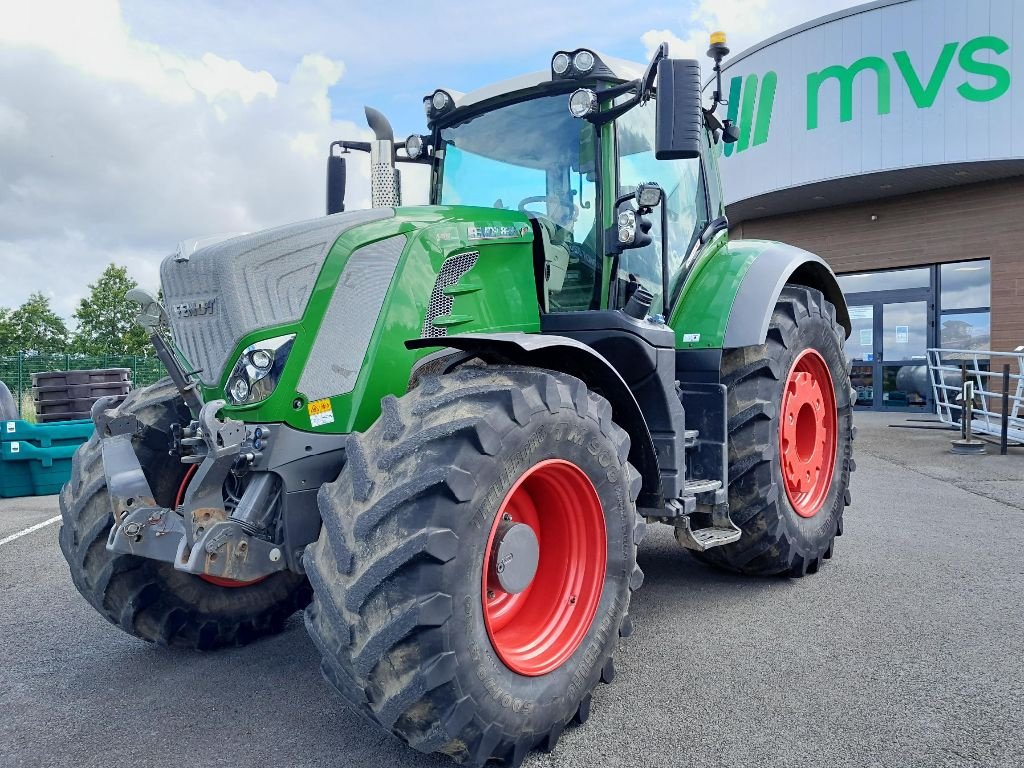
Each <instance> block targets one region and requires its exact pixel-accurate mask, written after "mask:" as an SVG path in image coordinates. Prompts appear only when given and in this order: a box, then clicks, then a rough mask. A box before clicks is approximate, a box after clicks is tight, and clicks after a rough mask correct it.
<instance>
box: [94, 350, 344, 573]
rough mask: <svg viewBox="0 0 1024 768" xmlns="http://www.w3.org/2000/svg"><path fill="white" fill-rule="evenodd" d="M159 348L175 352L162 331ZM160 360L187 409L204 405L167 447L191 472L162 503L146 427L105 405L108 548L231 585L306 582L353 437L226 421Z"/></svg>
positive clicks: (219, 403)
mask: <svg viewBox="0 0 1024 768" xmlns="http://www.w3.org/2000/svg"><path fill="white" fill-rule="evenodd" d="M153 342H154V345H155V346H156V347H157V349H158V350H159V349H161V348H162V347H163V350H164V351H167V352H169V350H167V348H166V346H165V344H166V343H165V342H164V340H163V338H162V337H160V335H159V333H158V332H156V333H154V334H153ZM161 358H162V359H164V361H165V364H167V366H168V368H169V370H170V372H171V379H172V380H173V381H174V382H175V384H176V386H177V389H178V391H179V393H180V394H181V396H182V397H183V398H184V399H185V401H186V403H188V404H189V405H190V406H192V405H193V403H195V404H196V405H198V411H199V413H198V418H197V419H194V420H193V421H192V422H191V423H190V424H189V425H188V426H185V427H182V426H181V425H177V424H175V425H172V427H171V440H170V441H169V442H170V444H169V445H168V450H169V452H170V454H171V455H175V456H178V457H179V458H180V461H181V463H182V464H187V465H192V466H191V467H190V469H189V471H188V472H187V473H186V474H185V477H184V480H183V481H182V482H181V485H180V487H179V489H178V491H177V494H176V497H175V500H174V505H173V507H166V506H161V505H160V504H158V503H157V501H156V498H155V494H154V493H153V490H152V488H151V486H150V481H149V480H148V479H147V477H146V473H145V472H144V470H143V467H142V463H141V462H140V460H139V457H138V455H137V454H136V450H135V441H136V440H137V438H138V437H139V436H140V435H141V434H142V431H143V429H144V426H143V425H142V423H141V422H140V421H139V420H138V419H137V418H136V417H135V416H134V415H132V414H118V412H117V411H115V410H112V409H111V406H112V405H113V404H114V402H113V400H112V398H103V399H101V400H99V401H98V402H97V403H96V404H95V405H94V406H93V410H92V419H93V423H94V424H95V425H96V432H97V434H98V435H99V436H100V439H101V448H102V456H103V472H104V475H105V478H106V481H107V488H108V489H109V497H110V504H111V511H112V513H113V516H114V524H113V526H112V527H111V529H110V534H109V536H108V538H107V549H108V550H109V551H111V552H114V553H121V554H126V555H137V556H139V557H146V558H149V559H152V560H160V561H163V562H167V563H172V564H173V566H174V568H175V570H178V571H182V572H185V573H191V574H195V575H198V576H202V577H204V578H207V579H208V580H211V581H215V582H220V583H227V584H232V585H237V584H246V583H252V582H255V581H258V580H260V579H263V578H266V577H267V576H269V575H270V574H272V573H274V572H276V571H281V570H285V569H290V570H292V571H295V572H297V573H302V572H303V569H302V551H303V548H304V547H305V546H306V545H307V544H309V543H311V542H313V541H315V540H316V537H317V535H318V533H319V528H320V517H319V512H318V510H317V506H316V491H317V489H318V488H319V487H320V486H321V485H322V484H323V483H324V482H327V481H328V480H332V479H334V477H335V476H336V475H337V468H338V466H339V464H340V463H341V462H343V459H344V454H343V451H344V448H345V442H346V440H347V438H346V436H344V435H311V434H308V433H300V432H298V431H296V430H293V429H290V428H288V427H285V426H284V425H280V424H275V425H264V424H246V423H243V422H241V421H237V420H235V419H230V418H227V419H222V418H218V416H217V414H218V412H219V411H220V410H221V408H223V407H224V405H225V401H223V400H213V401H210V402H208V403H205V404H203V403H202V402H201V400H199V397H198V394H197V393H196V391H195V389H194V388H193V387H192V385H190V384H187V383H186V382H187V381H188V379H187V374H186V373H185V372H184V371H183V370H182V369H181V368H180V365H179V364H178V362H177V359H176V358H175V357H174V356H173V355H172V354H167V355H162V356H161Z"/></svg>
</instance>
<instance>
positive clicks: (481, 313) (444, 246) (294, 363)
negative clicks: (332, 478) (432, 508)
mask: <svg viewBox="0 0 1024 768" xmlns="http://www.w3.org/2000/svg"><path fill="white" fill-rule="evenodd" d="M398 236H404V244H403V247H402V249H401V252H400V254H399V255H398V256H397V261H396V263H395V264H394V266H393V268H391V267H390V266H389V267H388V269H389V270H390V272H391V277H390V278H389V279H388V282H387V288H386V290H382V291H380V292H379V295H377V292H376V291H375V290H371V287H370V286H369V285H367V286H366V289H365V290H361V286H360V281H361V280H365V279H366V278H365V275H366V274H367V273H366V268H367V263H366V261H367V260H366V259H362V258H357V259H355V260H353V256H354V254H356V252H357V251H361V252H362V253H363V255H364V256H365V255H366V253H368V252H371V251H372V250H373V248H371V246H375V247H376V248H377V249H379V252H380V253H381V254H384V253H386V252H387V251H389V250H390V248H391V246H392V245H393V243H385V241H389V240H390V239H391V238H397V237H398ZM473 254H476V257H475V259H473V258H472V255H473ZM467 255H468V257H469V258H468V259H467V258H466V257H467ZM460 257H462V258H461V261H462V263H466V262H467V261H471V262H472V266H471V267H470V268H469V269H468V271H465V272H464V273H463V274H460V275H459V276H458V279H457V280H456V281H455V282H454V283H452V284H450V285H444V286H442V287H441V289H440V290H438V286H437V285H436V284H437V281H438V277H439V275H440V274H441V272H442V269H443V268H444V265H445V262H446V261H448V260H454V259H459V258H460ZM360 261H362V262H363V263H362V267H361V270H356V269H355V267H356V265H357V263H359V262H360ZM350 262H351V263H352V266H353V270H352V271H351V272H350V271H349V270H348V269H347V268H348V267H349V265H350ZM448 272H449V273H450V272H451V270H450V269H449V270H448ZM353 277H355V280H354V282H355V285H346V284H345V281H346V280H350V281H351V280H353ZM438 293H439V294H441V295H442V296H443V297H444V301H443V302H442V306H443V307H444V308H445V311H446V314H444V315H439V316H437V317H435V318H434V319H433V322H431V323H429V324H428V326H427V327H428V328H433V329H434V331H433V332H432V333H431V334H430V335H431V336H433V337H437V338H438V343H439V345H440V346H443V343H444V341H443V337H444V336H445V335H448V334H455V333H466V332H474V333H484V332H502V331H522V332H527V333H531V332H538V331H539V329H540V316H539V309H538V303H537V289H536V282H535V279H534V266H533V230H532V228H531V226H530V222H529V219H528V218H527V217H526V216H525V215H524V214H522V213H520V212H518V211H508V210H498V209H491V208H474V207H463V206H424V207H407V208H397V209H395V210H394V215H393V216H391V217H389V218H386V219H382V220H379V221H374V222H370V223H366V224H363V225H361V226H358V227H355V228H353V229H350V230H348V231H346V232H344V233H342V234H341V235H340V236H339V237H338V239H337V240H336V242H335V243H334V245H333V246H332V247H331V249H330V252H329V253H328V255H327V258H326V259H325V261H324V264H323V268H322V269H321V270H320V273H319V275H318V276H317V278H316V280H315V283H314V285H313V287H312V291H311V293H310V298H309V301H308V303H307V305H306V309H305V311H304V312H303V314H302V316H301V318H300V319H298V320H297V321H294V322H288V323H283V324H277V325H274V326H270V327H266V328H263V329H261V330H259V331H254V332H252V333H249V334H247V335H245V336H244V337H243V338H241V339H240V340H239V341H238V343H237V344H236V345H235V348H234V349H233V351H232V353H231V354H230V355H229V356H228V361H227V364H226V366H225V369H222V370H221V371H220V381H219V384H218V385H217V386H212V387H204V397H205V398H206V399H207V400H210V399H214V398H223V397H224V395H223V387H224V385H225V384H226V383H227V382H226V381H225V380H224V378H225V377H226V375H227V371H228V370H229V369H230V366H231V364H233V362H234V360H236V359H237V358H238V356H239V355H240V354H241V352H242V350H243V349H244V348H245V347H247V346H248V345H250V344H252V343H254V342H255V341H258V340H260V339H265V338H269V337H273V336H279V335H282V334H285V333H295V334H296V339H295V343H294V345H293V347H292V351H291V354H290V356H289V358H288V362H287V364H286V366H285V368H284V372H283V374H282V378H281V380H280V382H279V384H278V386H277V388H276V389H275V391H274V393H273V394H272V395H271V396H270V397H269V398H268V399H267V400H265V401H263V402H262V403H257V404H254V405H250V406H240V407H233V406H232V407H227V408H225V412H227V413H230V414H231V415H232V416H233V417H234V418H240V419H242V420H244V421H250V422H277V421H279V422H285V423H287V424H289V425H290V426H293V427H296V428H298V429H304V430H314V429H315V431H322V432H351V431H353V430H363V429H366V428H367V427H368V426H369V425H370V424H372V423H373V421H374V420H375V419H376V418H377V416H378V415H379V413H380V399H381V398H382V397H384V396H385V395H388V394H401V393H403V392H405V390H406V388H407V386H408V381H409V373H410V371H411V369H412V366H413V365H414V363H415V362H416V360H418V359H419V358H420V357H422V356H423V355H425V354H427V353H429V351H430V350H426V351H424V350H417V351H410V350H407V349H406V348H405V341H407V340H408V339H416V338H420V337H421V335H422V334H423V331H424V317H425V315H426V313H427V311H428V308H429V307H430V306H431V296H432V294H438ZM371 294H374V295H371ZM353 301H355V302H356V303H357V304H359V303H360V302H362V303H361V304H359V305H358V306H356V307H351V306H348V304H350V303H352V302H353ZM339 302H343V303H344V305H345V306H340V307H339ZM332 305H333V311H332ZM358 313H369V314H371V315H375V316H376V322H374V323H372V330H371V331H370V332H369V339H368V341H367V342H366V347H365V354H364V355H363V358H362V361H361V364H360V365H359V368H358V373H357V374H355V375H354V380H350V379H351V378H352V377H351V376H350V375H349V373H346V371H341V370H339V371H337V379H338V382H339V383H338V387H337V394H333V395H330V396H328V397H326V398H322V397H321V398H319V399H320V400H327V401H328V402H327V404H318V405H317V406H315V407H314V410H315V411H320V410H322V409H324V408H326V407H328V406H329V419H330V420H328V419H327V418H325V417H324V416H323V415H319V416H318V418H317V419H316V421H317V422H318V423H319V424H320V426H317V427H313V425H312V422H311V419H310V408H309V399H310V393H308V392H304V391H303V385H305V386H306V387H309V388H311V385H310V383H309V382H310V381H313V380H314V379H312V378H311V377H310V376H309V375H304V372H305V371H306V370H307V369H311V368H314V367H315V368H317V369H318V376H317V377H316V379H315V380H316V381H317V382H318V384H317V386H316V388H315V391H314V392H313V396H314V398H317V397H319V396H320V395H322V394H323V392H324V391H325V390H324V386H326V385H325V384H324V376H323V373H324V371H325V370H327V369H329V367H330V365H331V364H333V363H334V362H335V361H334V360H328V361H325V360H324V359H323V356H324V355H328V356H330V355H331V354H332V352H333V353H337V354H339V355H340V353H341V349H342V347H343V345H342V343H341V342H339V343H338V344H337V345H336V346H335V345H332V344H331V343H330V342H331V340H332V339H337V338H338V337H340V336H341V335H342V334H343V333H344V332H345V331H344V326H343V325H339V323H338V317H340V316H343V315H348V316H355V315H356V314H358ZM329 317H330V318H331V320H330V321H327V322H325V320H326V319H327V318H329ZM360 320H361V321H363V320H365V318H364V317H360ZM348 341H349V340H348V339H346V340H345V343H348ZM349 370H350V369H349ZM346 389H348V390H349V391H347V392H345V391H344V390H346Z"/></svg>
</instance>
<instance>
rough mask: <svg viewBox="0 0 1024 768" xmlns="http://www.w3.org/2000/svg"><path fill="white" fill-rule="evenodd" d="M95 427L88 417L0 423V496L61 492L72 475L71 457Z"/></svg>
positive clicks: (44, 494) (42, 494)
mask: <svg viewBox="0 0 1024 768" xmlns="http://www.w3.org/2000/svg"><path fill="white" fill-rule="evenodd" d="M93 429H94V427H93V424H92V422H91V421H89V420H88V419H86V420H83V421H62V422H53V423H51V424H30V423H28V422H27V421H4V422H0V497H4V498H11V497H14V496H47V495H50V494H54V493H60V489H61V486H63V485H64V483H66V482H67V480H68V478H69V477H70V476H71V457H72V456H73V455H74V453H75V451H76V450H78V446H80V445H81V444H82V443H84V442H85V441H86V440H88V439H89V436H90V435H92V432H93Z"/></svg>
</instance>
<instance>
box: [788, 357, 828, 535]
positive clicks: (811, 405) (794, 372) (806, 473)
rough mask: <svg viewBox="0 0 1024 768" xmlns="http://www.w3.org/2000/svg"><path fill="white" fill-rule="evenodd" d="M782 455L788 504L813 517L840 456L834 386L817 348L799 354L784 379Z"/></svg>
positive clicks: (822, 503)
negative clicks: (837, 445)
mask: <svg viewBox="0 0 1024 768" xmlns="http://www.w3.org/2000/svg"><path fill="white" fill-rule="evenodd" d="M779 455H780V458H781V463H782V479H783V481H784V485H785V487H786V495H787V497H788V498H789V502H790V504H791V505H792V506H793V509H794V510H795V511H796V513H797V514H798V515H800V516H801V517H814V515H816V514H817V513H818V512H819V511H820V510H821V508H822V506H823V505H824V503H825V499H826V497H827V496H828V491H829V488H830V487H831V485H832V475H833V473H834V470H835V457H836V400H835V390H834V389H833V385H832V375H831V374H830V373H829V370H828V364H827V363H826V362H825V359H824V358H823V357H822V356H821V354H820V353H819V352H818V351H817V350H815V349H806V350H804V351H803V352H801V353H800V355H799V356H798V357H797V359H796V360H795V361H794V362H793V367H792V368H791V369H790V372H789V376H788V377H787V379H786V387H785V389H784V390H783V393H782V408H781V418H780V424H779Z"/></svg>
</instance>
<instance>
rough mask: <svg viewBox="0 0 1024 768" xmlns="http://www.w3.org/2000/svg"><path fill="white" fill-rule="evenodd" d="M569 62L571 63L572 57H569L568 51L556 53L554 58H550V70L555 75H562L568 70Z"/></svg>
mask: <svg viewBox="0 0 1024 768" xmlns="http://www.w3.org/2000/svg"><path fill="white" fill-rule="evenodd" d="M570 64H572V59H570V58H569V54H568V53H563V52H559V53H556V54H555V56H554V58H553V59H551V71H552V72H554V73H555V74H556V75H564V74H565V73H566V72H568V71H569V65H570Z"/></svg>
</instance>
